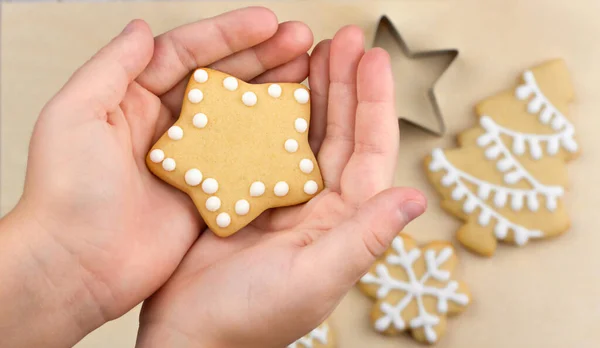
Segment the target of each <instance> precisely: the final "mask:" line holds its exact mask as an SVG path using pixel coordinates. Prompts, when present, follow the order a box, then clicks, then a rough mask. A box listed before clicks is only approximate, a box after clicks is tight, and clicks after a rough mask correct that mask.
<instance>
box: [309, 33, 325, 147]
mask: <svg viewBox="0 0 600 348" xmlns="http://www.w3.org/2000/svg"><path fill="white" fill-rule="evenodd" d="M330 50H331V40H325V41H321V42H319V43H318V44H317V46H315V49H314V50H313V52H312V55H311V59H310V76H309V77H308V84H309V86H310V91H311V92H310V94H311V116H310V131H309V133H308V142H309V143H310V147H311V149H312V150H313V152H314V153H316V154H318V153H319V150H320V149H321V144H322V143H323V139H325V129H326V126H327V100H328V96H329V52H330Z"/></svg>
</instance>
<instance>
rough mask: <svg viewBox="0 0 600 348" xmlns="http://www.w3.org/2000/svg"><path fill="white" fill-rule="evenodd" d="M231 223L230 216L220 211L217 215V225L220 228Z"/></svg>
mask: <svg viewBox="0 0 600 348" xmlns="http://www.w3.org/2000/svg"><path fill="white" fill-rule="evenodd" d="M230 223H231V216H229V214H227V213H221V214H219V215H217V225H218V226H219V227H221V228H225V227H227V226H229V224H230Z"/></svg>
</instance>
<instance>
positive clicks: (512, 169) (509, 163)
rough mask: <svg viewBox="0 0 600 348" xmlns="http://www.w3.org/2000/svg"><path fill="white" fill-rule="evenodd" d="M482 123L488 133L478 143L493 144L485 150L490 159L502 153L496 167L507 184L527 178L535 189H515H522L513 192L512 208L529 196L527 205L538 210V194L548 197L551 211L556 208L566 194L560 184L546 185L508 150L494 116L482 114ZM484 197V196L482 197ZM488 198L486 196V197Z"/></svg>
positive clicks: (484, 145)
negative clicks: (559, 199) (558, 201)
mask: <svg viewBox="0 0 600 348" xmlns="http://www.w3.org/2000/svg"><path fill="white" fill-rule="evenodd" d="M480 124H481V127H483V129H485V130H486V133H485V134H483V135H481V136H479V138H477V145H478V146H480V147H486V146H488V145H490V144H492V146H490V147H488V148H487V149H486V150H485V157H486V158H487V159H490V160H496V159H498V157H499V156H500V155H502V157H503V158H502V159H501V160H499V161H498V162H497V163H496V167H497V168H498V170H499V171H501V172H503V173H505V174H504V181H505V182H506V183H507V184H515V183H517V182H519V181H520V180H523V179H524V180H526V181H527V182H528V183H529V184H530V185H531V186H533V190H529V191H528V190H513V191H521V192H520V193H519V192H516V193H515V194H513V196H512V198H513V200H512V203H513V204H512V205H511V206H512V208H513V209H514V210H520V209H521V207H522V206H523V198H525V197H526V198H527V206H528V208H529V210H531V211H537V210H538V207H539V203H538V199H537V194H541V195H543V196H544V197H545V198H546V208H547V209H548V210H550V211H554V210H556V205H557V200H558V198H559V197H562V196H563V194H564V189H563V188H562V187H560V186H546V185H543V184H541V183H540V182H539V181H537V180H536V179H535V178H534V177H533V176H532V175H531V174H529V172H528V171H527V170H526V169H525V168H524V167H523V166H522V165H521V164H520V163H519V161H517V159H516V158H515V157H514V156H513V155H512V153H511V152H510V151H509V150H508V148H507V147H506V145H504V142H503V141H502V138H501V137H500V134H501V126H499V125H498V124H497V123H495V122H494V121H493V120H492V118H490V117H488V116H482V117H481V118H480ZM482 198H484V197H482ZM484 199H486V198H484Z"/></svg>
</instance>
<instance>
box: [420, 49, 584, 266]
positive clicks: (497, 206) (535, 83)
mask: <svg viewBox="0 0 600 348" xmlns="http://www.w3.org/2000/svg"><path fill="white" fill-rule="evenodd" d="M572 99H573V87H572V85H571V82H570V80H569V74H568V71H567V68H566V65H565V63H564V61H562V60H553V61H549V62H546V63H544V64H541V65H539V66H536V67H534V68H533V69H531V70H527V71H525V72H524V74H523V75H522V77H521V80H520V81H519V82H518V83H517V84H516V86H515V87H514V88H511V89H509V90H506V91H504V92H501V93H498V94H497V95H494V96H492V97H490V98H487V99H485V100H483V101H482V102H480V103H479V104H478V105H477V106H476V108H475V109H476V113H477V116H478V121H479V122H478V123H479V124H478V125H477V126H476V127H473V128H471V129H468V130H466V131H464V132H462V133H461V134H460V135H459V137H458V142H459V146H460V147H459V148H454V149H446V150H442V149H434V150H433V152H432V153H431V155H430V156H427V158H426V159H425V167H426V171H427V175H428V177H429V180H430V181H431V182H432V184H433V186H434V187H435V189H436V191H438V192H439V193H440V195H441V196H442V198H443V202H442V207H443V208H444V209H445V210H447V211H448V212H450V213H451V214H453V215H455V216H457V217H458V218H460V219H461V220H463V221H464V225H463V226H462V227H461V228H460V229H459V230H458V232H457V238H458V240H459V241H460V242H461V243H462V244H464V245H465V246H466V247H467V248H469V249H470V250H472V251H475V252H476V253H479V254H481V255H485V256H491V255H493V254H494V252H495V250H496V247H497V240H501V241H505V242H508V243H512V244H514V245H518V246H522V245H525V244H526V243H527V242H528V241H530V240H531V239H539V238H549V237H553V236H557V235H559V234H561V233H563V232H565V231H566V230H568V229H569V227H570V220H569V217H568V216H567V212H566V209H565V205H564V203H563V198H564V195H565V191H566V188H567V183H568V179H567V168H566V162H567V161H569V160H571V159H573V158H575V157H576V156H577V155H578V154H579V151H580V149H579V146H578V144H577V141H576V139H575V128H574V126H573V124H572V123H571V120H570V119H569V117H568V116H567V109H568V104H569V102H570V101H571V100H572Z"/></svg>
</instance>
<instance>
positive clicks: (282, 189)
mask: <svg viewBox="0 0 600 348" xmlns="http://www.w3.org/2000/svg"><path fill="white" fill-rule="evenodd" d="M289 191H290V187H289V186H288V184H287V183H286V182H285V181H280V182H278V183H276V184H275V188H274V189H273V192H274V193H275V196H277V197H283V196H285V195H287V194H288V192H289Z"/></svg>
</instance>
